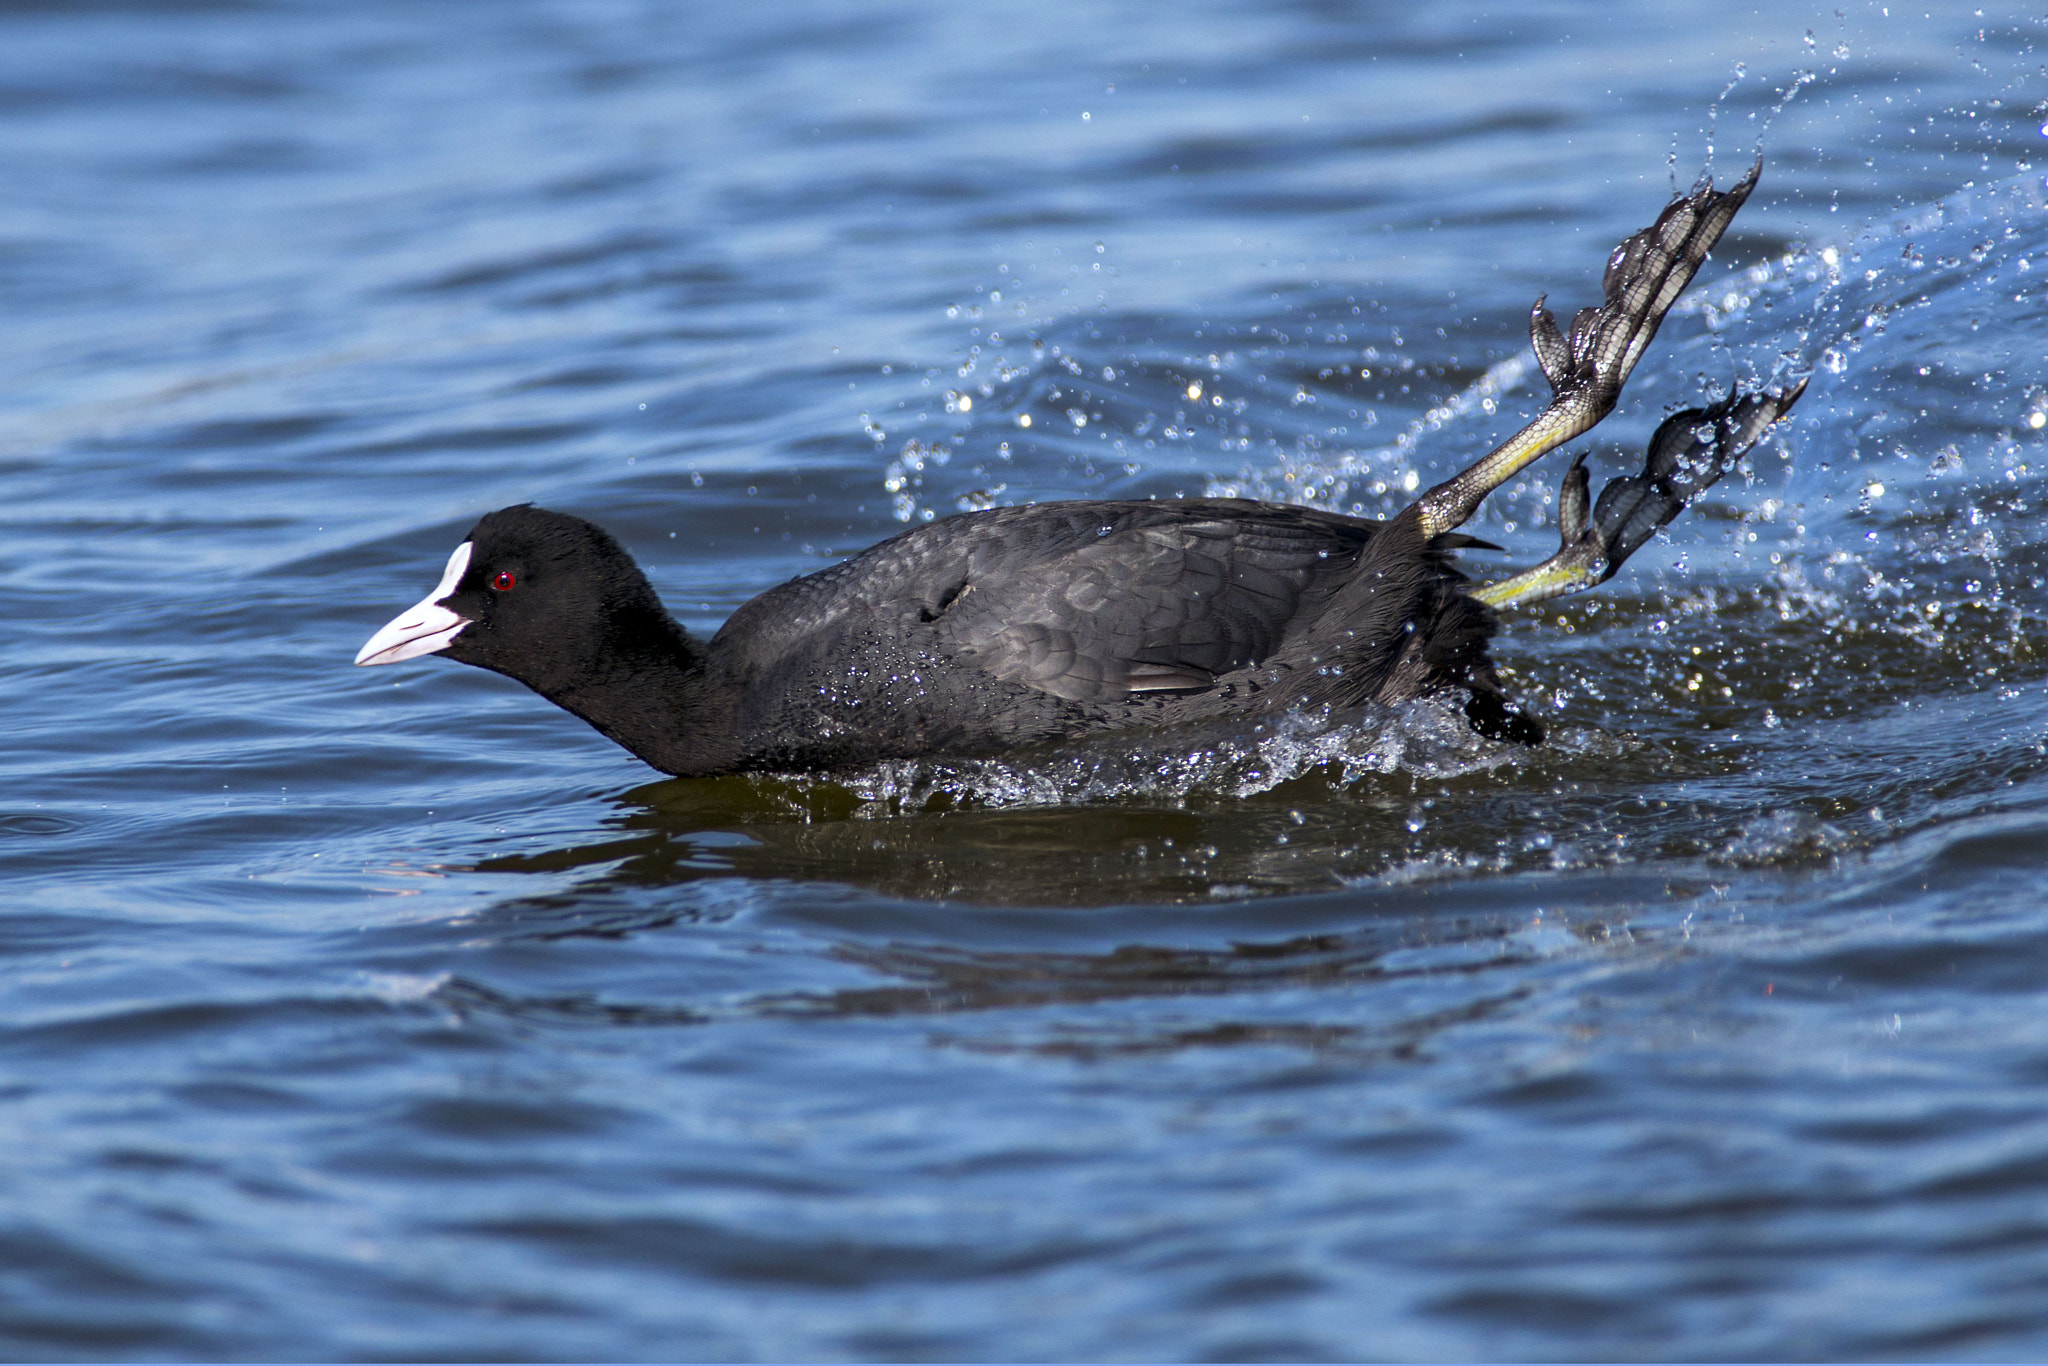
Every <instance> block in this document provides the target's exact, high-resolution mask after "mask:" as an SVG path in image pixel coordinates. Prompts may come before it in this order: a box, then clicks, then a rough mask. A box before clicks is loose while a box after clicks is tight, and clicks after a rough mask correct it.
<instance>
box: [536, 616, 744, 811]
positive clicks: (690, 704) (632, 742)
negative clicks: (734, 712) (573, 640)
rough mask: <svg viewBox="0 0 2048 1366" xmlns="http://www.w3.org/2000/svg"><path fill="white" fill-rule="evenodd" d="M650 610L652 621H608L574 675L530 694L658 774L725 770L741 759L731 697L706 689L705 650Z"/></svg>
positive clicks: (676, 625) (677, 625)
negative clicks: (589, 727) (580, 720)
mask: <svg viewBox="0 0 2048 1366" xmlns="http://www.w3.org/2000/svg"><path fill="white" fill-rule="evenodd" d="M655 610H656V611H660V616H659V617H658V618H656V619H651V620H645V621H634V622H624V623H622V622H614V623H612V625H613V627H614V629H612V630H610V631H607V632H605V633H604V637H603V639H602V641H601V642H600V643H599V645H598V647H597V649H596V651H595V653H594V654H593V655H592V656H591V657H590V658H589V659H588V660H587V662H586V666H585V667H583V668H580V669H578V670H577V671H576V673H575V675H574V677H573V678H569V679H563V680H561V681H559V682H554V683H553V685H552V686H536V688H535V691H537V692H539V693H540V694H541V695H542V696H544V697H546V698H547V699H548V700H549V701H550V702H553V703H555V705H557V706H559V707H562V708H563V709H564V710H567V711H570V712H573V713H575V714H576V715H577V716H580V717H582V718H583V719H584V720H585V721H588V722H589V723H590V724H591V725H593V726H595V727H596V728H597V729H598V730H599V731H600V732H602V733H603V734H604V735H605V736H606V737H607V738H609V739H611V740H613V741H615V742H617V743H618V744H621V745H623V746H625V747H626V748H627V749H629V750H631V751H632V752H633V753H634V754H635V755H637V756H638V757H639V758H641V759H643V760H645V761H646V762H647V763H649V764H652V765H653V766H654V767H655V768H658V769H660V770H662V771H663V772H664V773H673V774H676V775H678V776H681V777H690V776H694V775H698V774H704V773H714V772H722V771H725V770H727V769H730V768H731V767H732V766H733V765H734V763H736V762H737V761H738V759H739V757H740V756H739V752H738V749H737V746H735V745H734V743H733V740H732V735H733V732H734V726H733V718H732V717H731V716H729V715H728V714H727V713H728V712H729V711H730V710H731V706H732V699H731V698H730V696H727V695H723V694H721V693H720V692H719V691H718V690H717V689H715V688H713V687H712V686H711V682H712V680H711V671H710V669H709V668H708V667H707V664H706V657H705V650H704V647H703V646H702V645H701V644H700V643H698V642H697V641H695V640H693V639H692V638H691V637H690V634H689V632H687V631H685V630H684V629H683V627H682V626H681V624H680V623H678V622H677V621H676V620H675V618H673V617H671V616H669V614H668V613H667V612H666V611H661V610H660V609H659V608H657V609H655ZM551 682H552V681H551Z"/></svg>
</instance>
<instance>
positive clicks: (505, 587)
mask: <svg viewBox="0 0 2048 1366" xmlns="http://www.w3.org/2000/svg"><path fill="white" fill-rule="evenodd" d="M518 582H519V580H518V579H515V578H513V577H512V571H511V570H509V569H500V570H499V571H498V572H497V573H495V574H493V575H491V587H493V588H495V589H497V590H498V591H499V592H500V593H507V592H510V591H511V589H512V586H513V585H514V584H516V583H518Z"/></svg>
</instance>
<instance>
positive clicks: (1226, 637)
mask: <svg viewBox="0 0 2048 1366" xmlns="http://www.w3.org/2000/svg"><path fill="white" fill-rule="evenodd" d="M1126 506H1130V505H1126ZM1135 509H1136V510H1134V511H1131V512H1129V513H1128V514H1125V515H1119V516H1115V517H1111V516H1108V515H1106V514H1104V515H1100V516H1098V517H1097V518H1096V519H1095V520H1096V522H1097V523H1099V524H1098V525H1095V526H1093V527H1087V526H1084V527H1082V528H1080V530H1081V531H1082V533H1083V534H1082V535H1080V536H1068V537H1061V538H1058V539H1059V540H1060V542H1061V544H1058V545H1056V546H1052V547H1048V546H1047V545H1046V544H1045V543H1043V542H1040V543H1037V544H1033V543H1032V542H1031V541H1030V540H1027V539H1020V540H1019V541H1018V542H1017V543H1016V544H1015V545H1013V546H1003V545H1000V544H992V545H990V546H989V547H987V548H985V551H984V553H980V554H977V555H975V556H974V557H973V561H974V562H970V564H969V565H968V566H967V572H966V573H965V574H964V576H962V578H961V580H960V582H959V583H958V584H957V585H956V586H953V587H952V588H951V590H950V591H949V592H947V593H946V594H944V595H943V601H941V602H939V603H937V604H935V606H936V609H937V610H935V611H933V612H932V614H931V615H932V621H933V624H934V628H935V630H936V631H937V633H938V636H939V639H940V642H941V644H942V647H943V648H945V649H947V650H948V651H950V652H957V654H958V655H960V656H963V657H965V658H967V659H969V660H972V661H973V662H974V663H975V664H977V665H978V666H979V667H981V668H982V669H984V670H986V671H987V672H988V673H990V674H992V675H993V676H995V677H996V678H1000V679H1006V680H1010V681H1014V682H1019V683H1025V684H1028V685H1029V686H1031V687H1034V688H1038V689H1041V690H1042V691H1045V692H1049V693H1052V694H1054V695H1056V696H1059V697H1065V698H1070V699H1073V700H1076V701H1098V702H1099V701H1116V700H1120V699H1122V698H1124V697H1127V696H1129V695H1130V694H1132V693H1137V692H1166V691H1198V690H1200V689H1204V688H1207V687H1210V686H1211V685H1212V684H1213V683H1214V682H1215V680H1216V678H1217V676H1218V675H1220V674H1224V673H1228V672H1230V671H1231V670H1233V669H1239V668H1243V667H1245V666H1246V665H1250V664H1256V663H1258V662H1260V661H1261V660H1263V659H1265V658H1267V657H1268V656H1269V655H1271V654H1272V653H1273V652H1274V651H1275V650H1276V649H1278V648H1279V646H1280V645H1281V642H1282V641H1283V639H1285V638H1286V637H1287V635H1288V633H1289V629H1290V627H1292V626H1294V625H1296V624H1297V623H1298V622H1299V621H1300V620H1301V619H1302V618H1304V617H1305V616H1308V615H1313V612H1314V610H1315V608H1316V607H1317V606H1319V605H1320V603H1321V602H1322V601H1323V600H1324V599H1325V598H1326V597H1327V596H1328V594H1329V592H1330V591H1331V590H1332V589H1333V588H1334V586H1335V585H1336V584H1337V583H1339V582H1341V581H1342V580H1343V579H1344V578H1345V577H1346V576H1347V574H1348V573H1349V571H1350V570H1351V568H1352V566H1353V565H1355V564H1356V562H1357V560H1358V556H1359V553H1360V551H1361V550H1362V549H1363V547H1364V545H1365V544H1366V542H1367V540H1368V539H1369V538H1370V536H1371V534H1372V530H1373V524H1372V523H1369V522H1363V521H1360V520H1357V519H1350V518H1334V517H1326V516H1319V515H1314V514H1308V513H1304V512H1302V511H1301V510H1299V509H1282V508H1270V509H1256V510H1250V509H1251V505H1231V506H1227V507H1226V506H1225V505H1223V504H1220V503H1211V504H1184V505H1177V506H1176V505H1165V504H1152V505H1144V504H1139V505H1135ZM1169 509H1171V510H1170V511H1169Z"/></svg>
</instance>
